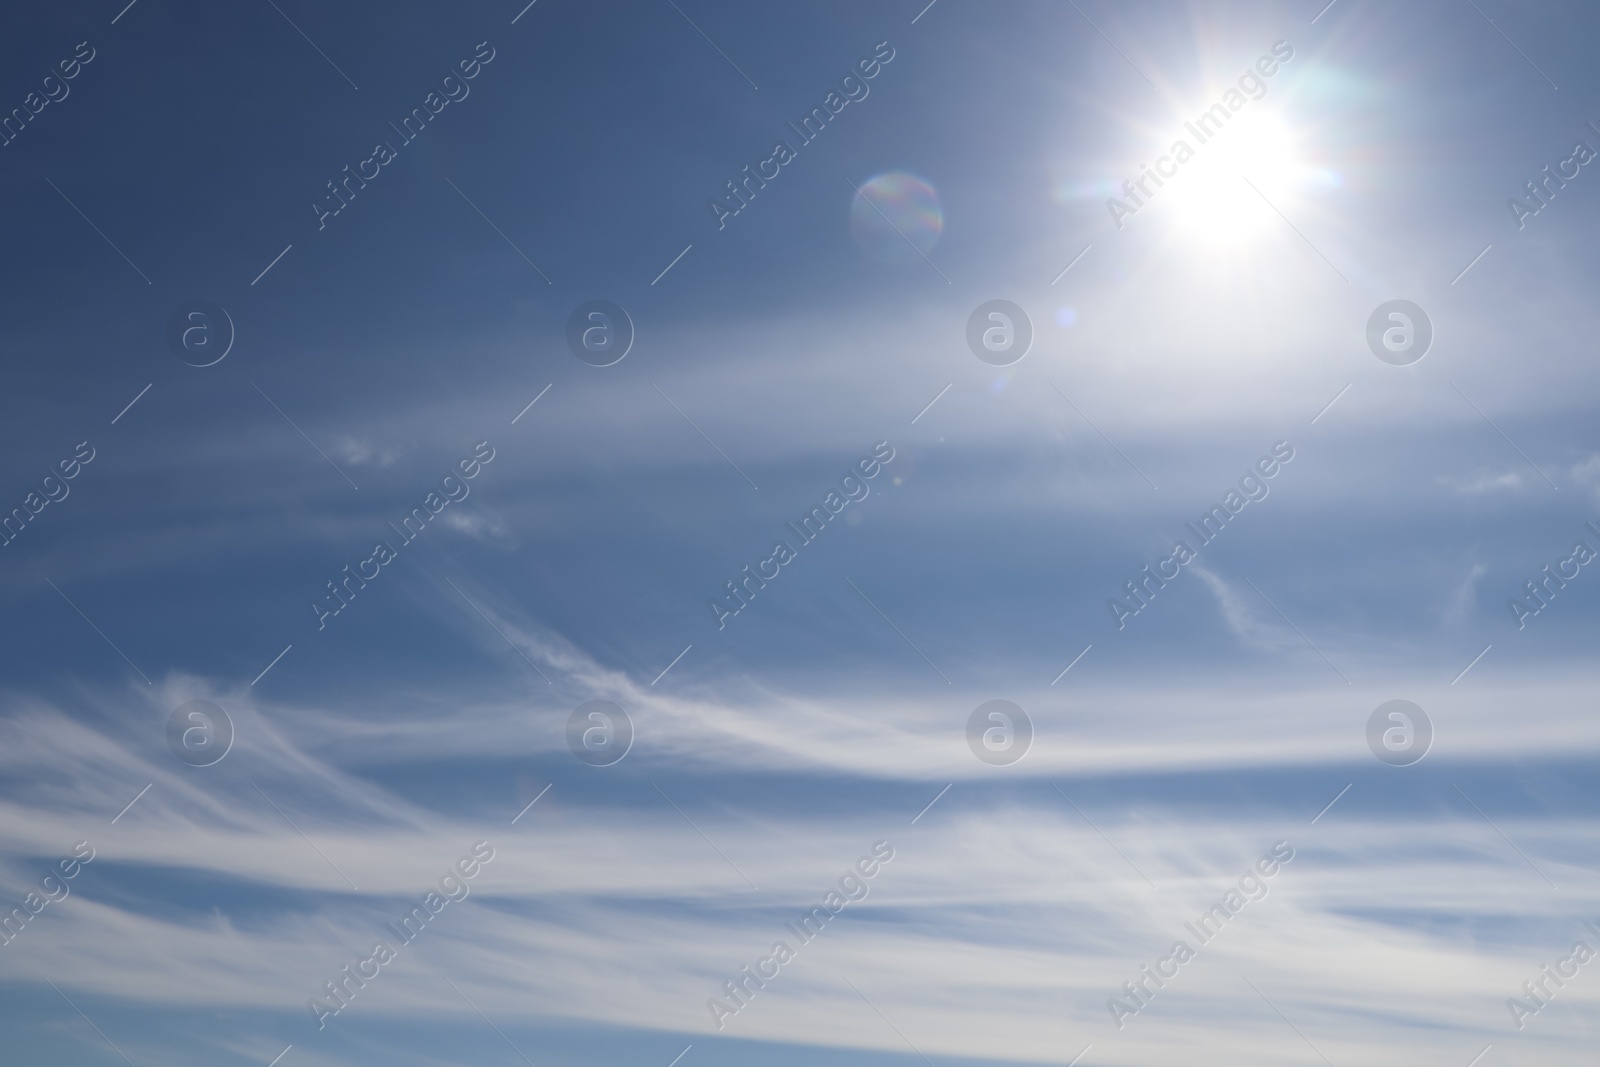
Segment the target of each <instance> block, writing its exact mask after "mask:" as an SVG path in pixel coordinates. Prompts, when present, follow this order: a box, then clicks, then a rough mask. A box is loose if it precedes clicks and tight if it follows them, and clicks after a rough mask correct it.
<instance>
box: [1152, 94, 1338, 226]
mask: <svg viewBox="0 0 1600 1067" xmlns="http://www.w3.org/2000/svg"><path fill="white" fill-rule="evenodd" d="M1307 173H1308V168H1307V167H1306V166H1305V164H1304V163H1303V162H1302V161H1301V159H1300V158H1299V155H1298V153H1297V149H1296V145H1295V140H1294V136H1293V133H1292V131H1291V130H1290V129H1289V128H1288V126H1287V125H1286V124H1285V123H1284V122H1283V121H1282V120H1281V119H1280V118H1278V116H1277V115H1274V114H1272V113H1271V112H1257V113H1253V114H1252V113H1247V114H1243V115H1239V116H1237V117H1236V118H1235V119H1234V120H1233V122H1231V123H1230V124H1229V125H1228V127H1227V129H1225V130H1222V131H1219V133H1218V134H1217V135H1216V136H1215V137H1213V138H1212V139H1211V140H1210V141H1208V142H1207V143H1206V144H1205V145H1204V146H1203V147H1201V148H1200V150H1199V151H1198V152H1197V153H1196V154H1195V157H1194V158H1193V159H1191V160H1189V161H1188V162H1187V163H1185V164H1184V166H1183V167H1182V169H1181V170H1180V171H1179V173H1178V174H1177V175H1176V176H1175V177H1174V178H1173V179H1172V180H1171V181H1170V182H1168V184H1167V186H1166V189H1165V190H1163V191H1164V192H1165V193H1166V195H1165V196H1164V197H1162V198H1161V201H1160V202H1159V203H1157V204H1153V205H1152V206H1154V207H1156V208H1157V209H1158V210H1157V212H1156V214H1158V215H1165V216H1166V217H1167V218H1168V219H1169V220H1170V222H1171V223H1172V224H1173V226H1174V228H1175V229H1176V231H1177V232H1178V233H1179V234H1181V235H1182V236H1183V237H1184V238H1186V239H1188V240H1190V241H1195V242H1199V243H1203V244H1207V245H1227V246H1232V247H1235V248H1237V247H1239V246H1241V245H1244V244H1247V243H1252V242H1254V241H1256V240H1257V239H1258V238H1259V237H1260V236H1261V235H1262V233H1263V231H1265V230H1267V229H1269V228H1271V227H1274V226H1278V227H1281V226H1282V225H1283V224H1284V223H1283V219H1281V218H1280V217H1279V216H1278V211H1290V210H1291V209H1292V207H1293V201H1294V198H1295V196H1296V193H1297V190H1298V188H1299V186H1300V185H1302V184H1303V182H1304V180H1305V178H1306V176H1307ZM1274 207H1276V209H1277V210H1274Z"/></svg>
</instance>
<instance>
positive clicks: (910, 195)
mask: <svg viewBox="0 0 1600 1067" xmlns="http://www.w3.org/2000/svg"><path fill="white" fill-rule="evenodd" d="M943 232H944V212H943V210H941V208H940V207H939V193H938V191H937V190H936V189H934V187H933V186H932V185H929V184H928V183H927V182H925V181H923V180H922V179H921V178H918V177H916V176H915V175H911V174H907V173H905V172H904V171H889V172H887V173H885V174H879V175H877V176H875V177H873V178H871V179H869V180H868V181H866V182H864V183H863V184H862V185H861V192H860V194H859V195H857V196H854V197H853V198H852V199H851V201H850V236H852V237H853V238H855V241H856V244H858V245H860V246H861V249H862V250H863V251H864V252H866V253H867V255H869V256H871V257H872V258H873V259H876V260H878V261H879V262H880V263H907V262H912V261H915V260H917V259H919V258H921V257H920V256H919V255H918V253H921V254H922V255H926V254H927V253H928V252H929V251H931V250H932V248H933V246H934V245H935V244H936V243H938V240H939V235H940V234H941V233H943Z"/></svg>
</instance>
